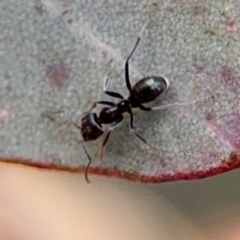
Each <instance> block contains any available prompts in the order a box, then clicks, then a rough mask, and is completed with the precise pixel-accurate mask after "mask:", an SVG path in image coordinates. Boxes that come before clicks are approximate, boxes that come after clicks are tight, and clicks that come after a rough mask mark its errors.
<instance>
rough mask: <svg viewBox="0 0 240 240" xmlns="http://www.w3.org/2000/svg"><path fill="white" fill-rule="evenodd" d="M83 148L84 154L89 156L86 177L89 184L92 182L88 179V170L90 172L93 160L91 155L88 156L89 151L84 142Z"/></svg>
mask: <svg viewBox="0 0 240 240" xmlns="http://www.w3.org/2000/svg"><path fill="white" fill-rule="evenodd" d="M82 147H83V150H84V152H85V154H86V155H87V158H88V164H87V166H86V168H85V173H84V176H85V180H86V182H87V183H91V182H90V180H89V178H88V170H89V167H90V165H91V163H92V158H91V157H90V155H89V154H88V152H87V149H86V148H85V145H84V143H83V142H82Z"/></svg>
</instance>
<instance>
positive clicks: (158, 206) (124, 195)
mask: <svg viewBox="0 0 240 240" xmlns="http://www.w3.org/2000/svg"><path fill="white" fill-rule="evenodd" d="M90 179H91V181H92V184H90V185H89V184H86V182H85V180H84V177H83V176H82V175H78V174H68V173H64V172H56V171H46V170H39V169H34V168H30V167H23V166H20V165H19V166H18V165H13V164H3V163H2V164H0V237H1V239H4V240H10V239H240V233H239V229H240V228H239V224H240V211H239V209H240V197H239V196H240V191H239V180H240V177H239V172H238V171H235V172H231V173H228V174H223V175H221V176H217V177H213V178H208V179H204V180H198V181H191V182H190V181H186V182H177V183H164V184H156V185H152V184H139V183H133V182H129V181H125V180H117V179H106V178H103V177H101V178H100V177H94V176H92V175H91V176H90Z"/></svg>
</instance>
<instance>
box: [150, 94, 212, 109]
mask: <svg viewBox="0 0 240 240" xmlns="http://www.w3.org/2000/svg"><path fill="white" fill-rule="evenodd" d="M210 99H214V96H213V95H212V96H210V97H204V98H199V99H196V100H194V101H191V102H179V103H169V104H165V105H160V106H157V107H153V108H151V110H153V111H155V110H163V109H167V108H171V107H178V106H189V105H192V104H196V103H199V102H204V101H207V100H210Z"/></svg>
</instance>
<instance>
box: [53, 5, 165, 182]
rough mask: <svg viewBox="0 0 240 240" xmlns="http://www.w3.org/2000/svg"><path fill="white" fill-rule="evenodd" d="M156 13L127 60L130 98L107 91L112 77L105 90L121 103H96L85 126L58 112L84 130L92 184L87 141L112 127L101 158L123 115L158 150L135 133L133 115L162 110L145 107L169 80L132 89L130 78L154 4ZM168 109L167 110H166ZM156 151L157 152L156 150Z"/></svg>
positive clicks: (153, 79)
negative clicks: (106, 126)
mask: <svg viewBox="0 0 240 240" xmlns="http://www.w3.org/2000/svg"><path fill="white" fill-rule="evenodd" d="M153 8H154V9H153V10H152V11H151V14H150V16H149V18H148V20H147V22H146V23H145V24H144V26H143V28H142V30H141V31H140V34H139V36H138V38H137V40H136V42H135V44H134V47H133V49H132V51H131V52H130V54H129V56H128V57H127V59H126V61H125V82H126V86H127V89H128V91H129V95H128V97H127V98H124V97H123V96H122V95H121V94H120V93H118V92H112V91H108V90H107V86H108V77H109V75H110V72H109V74H108V75H107V78H106V79H105V82H104V86H103V91H104V93H105V94H107V95H108V96H111V97H113V98H118V99H120V101H119V102H118V103H114V102H110V101H95V102H94V103H93V105H92V107H91V109H90V110H89V111H87V112H86V113H85V115H84V117H83V118H82V119H81V125H80V126H79V125H77V124H75V123H74V122H73V121H72V120H71V117H70V115H69V113H68V112H67V111H58V112H55V113H62V112H65V113H66V114H67V116H68V118H69V119H70V121H71V123H72V124H73V125H74V126H75V127H76V128H78V129H79V130H80V132H81V135H82V138H83V140H82V146H83V149H84V152H85V154H86V155H87V157H88V160H89V162H88V165H87V167H86V169H85V179H86V182H87V183H90V181H89V179H88V170H89V167H90V165H91V162H92V159H91V157H90V155H89V154H88V152H87V150H86V148H85V145H84V142H88V141H93V140H96V139H98V138H99V137H100V136H102V135H103V133H104V129H103V127H102V124H111V125H110V127H109V129H108V131H107V134H106V137H105V139H104V141H103V143H102V147H101V158H102V156H103V149H104V147H105V145H106V144H107V142H108V139H109V136H110V134H111V132H112V131H113V130H114V129H115V128H117V127H118V126H119V125H120V123H121V122H122V120H123V114H124V113H128V114H129V115H130V130H131V132H132V133H134V135H135V136H136V137H137V138H138V139H140V140H141V141H142V142H143V143H145V144H147V145H148V146H149V147H151V148H153V149H155V148H154V147H152V146H151V145H150V144H148V142H147V141H146V140H145V139H144V138H143V137H142V136H140V135H139V134H138V133H137V132H136V131H135V130H134V126H133V113H132V108H140V110H143V111H151V110H156V109H161V108H162V107H164V106H159V107H155V108H150V107H145V106H144V105H143V104H144V103H148V102H151V101H153V100H155V99H156V98H158V97H159V96H160V95H161V94H163V93H164V92H166V90H167V89H168V86H169V82H168V80H167V79H166V78H164V77H161V76H149V77H145V78H143V79H141V80H140V81H138V82H137V83H136V84H135V85H134V86H133V87H132V86H131V83H130V78H129V60H130V59H131V57H132V56H133V54H134V52H135V50H136V49H137V46H138V45H139V42H140V37H141V34H142V32H143V31H144V29H145V28H146V27H147V25H148V23H149V21H150V20H151V17H152V15H153V12H154V11H155V9H156V4H154V5H153ZM98 104H99V105H105V106H106V107H104V108H103V109H102V110H101V111H100V113H99V115H97V114H96V113H95V112H92V110H93V109H94V108H95V107H96V106H97V105H98ZM164 108H165V107H164ZM155 150H156V149H155Z"/></svg>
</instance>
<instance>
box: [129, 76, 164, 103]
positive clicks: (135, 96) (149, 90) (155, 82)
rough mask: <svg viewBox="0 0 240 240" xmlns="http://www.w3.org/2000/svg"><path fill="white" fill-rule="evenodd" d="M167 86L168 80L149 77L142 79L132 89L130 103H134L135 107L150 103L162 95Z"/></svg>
mask: <svg viewBox="0 0 240 240" xmlns="http://www.w3.org/2000/svg"><path fill="white" fill-rule="evenodd" d="M168 86H169V82H168V80H167V79H166V78H163V77H157V76H150V77H146V78H143V79H141V80H140V81H138V82H137V83H136V84H135V85H134V86H133V87H132V89H131V95H130V98H131V102H133V103H134V102H136V105H138V104H143V103H148V102H151V101H153V100H155V99H156V98H158V97H159V96H160V95H161V94H162V93H164V92H165V91H166V90H167V89H168ZM133 107H135V106H133Z"/></svg>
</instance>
